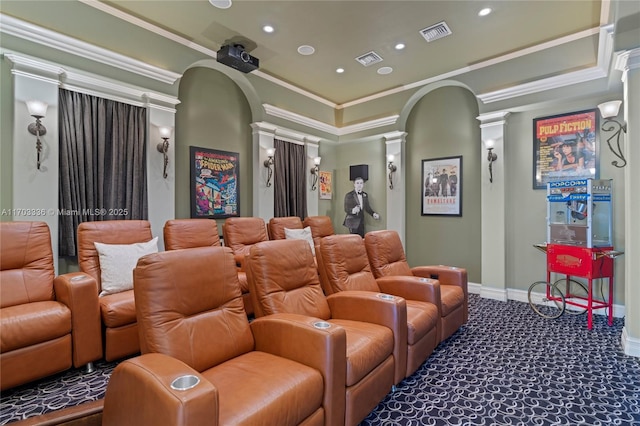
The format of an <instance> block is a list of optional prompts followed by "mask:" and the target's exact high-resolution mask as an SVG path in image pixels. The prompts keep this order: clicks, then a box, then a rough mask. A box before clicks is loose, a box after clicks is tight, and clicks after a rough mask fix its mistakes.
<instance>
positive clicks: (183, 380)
mask: <svg viewBox="0 0 640 426" xmlns="http://www.w3.org/2000/svg"><path fill="white" fill-rule="evenodd" d="M198 383H200V379H199V378H198V377H196V376H194V375H192V374H188V375H185V376H180V377H177V378H175V379H174V380H173V382H171V389H174V390H179V391H185V390H188V389H191V388H194V387H196V386H197V385H198Z"/></svg>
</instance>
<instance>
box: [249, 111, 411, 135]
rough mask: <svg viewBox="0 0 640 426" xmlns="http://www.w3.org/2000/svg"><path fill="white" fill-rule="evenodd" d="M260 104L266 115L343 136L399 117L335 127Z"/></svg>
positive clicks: (386, 124) (389, 123)
mask: <svg viewBox="0 0 640 426" xmlns="http://www.w3.org/2000/svg"><path fill="white" fill-rule="evenodd" d="M262 106H263V108H264V110H265V112H266V113H267V115H270V116H272V117H278V118H282V119H283V120H286V121H290V122H292V123H297V124H302V125H303V126H306V127H310V128H312V129H316V130H320V131H323V132H326V133H329V134H331V135H334V136H345V135H349V134H351V133H356V132H361V131H364V130H371V129H377V128H379V127H384V126H390V125H394V124H395V123H396V122H397V121H398V118H399V117H400V116H399V115H391V116H388V117H383V118H378V119H375V120H370V121H365V122H362V123H357V124H351V125H349V126H344V127H336V126H332V125H330V124H327V123H323V122H322V121H318V120H315V119H313V118H309V117H305V116H304V115H300V114H297V113H295V112H291V111H287V110H285V109H282V108H278V107H275V106H273V105H269V104H262Z"/></svg>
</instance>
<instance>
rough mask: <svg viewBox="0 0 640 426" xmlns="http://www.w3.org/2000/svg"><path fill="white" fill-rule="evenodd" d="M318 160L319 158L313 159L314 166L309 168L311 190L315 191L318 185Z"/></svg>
mask: <svg viewBox="0 0 640 426" xmlns="http://www.w3.org/2000/svg"><path fill="white" fill-rule="evenodd" d="M320 160H322V158H321V157H316V158H314V159H313V164H314V166H313V167H312V168H311V176H313V181H312V182H311V190H312V191H315V190H316V188H317V185H318V174H319V173H320Z"/></svg>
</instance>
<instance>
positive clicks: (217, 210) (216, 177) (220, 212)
mask: <svg viewBox="0 0 640 426" xmlns="http://www.w3.org/2000/svg"><path fill="white" fill-rule="evenodd" d="M189 152H190V155H189V158H190V160H191V185H192V187H191V217H192V218H213V219H217V218H226V217H232V216H240V195H239V184H238V176H239V174H240V164H239V159H238V153H236V152H227V151H218V150H215V149H207V148H198V147H195V146H191V147H189Z"/></svg>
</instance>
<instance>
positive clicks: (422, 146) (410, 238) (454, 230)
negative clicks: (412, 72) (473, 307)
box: [398, 82, 481, 282]
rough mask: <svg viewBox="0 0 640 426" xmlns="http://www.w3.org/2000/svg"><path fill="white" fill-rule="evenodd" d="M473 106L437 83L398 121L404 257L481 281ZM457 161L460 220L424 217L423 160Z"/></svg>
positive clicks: (471, 98)
mask: <svg viewBox="0 0 640 426" xmlns="http://www.w3.org/2000/svg"><path fill="white" fill-rule="evenodd" d="M477 116H478V102H477V99H476V97H475V95H474V94H473V93H472V92H471V91H470V90H469V89H468V88H466V87H465V86H464V85H462V84H460V83H456V82H448V84H447V82H439V83H438V84H434V85H431V86H428V87H425V88H423V90H421V91H419V92H418V93H416V95H415V96H414V97H412V98H411V99H410V101H409V102H407V105H406V106H405V108H404V109H403V111H402V114H401V118H400V120H399V123H398V124H399V127H400V129H402V130H404V131H406V132H407V137H406V147H405V149H406V159H407V161H406V191H407V193H406V252H407V258H408V261H409V263H410V264H411V265H413V266H417V265H424V264H446V265H452V266H460V267H464V268H466V269H467V271H468V273H469V280H470V281H476V282H477V281H479V280H480V266H481V253H480V249H481V232H480V230H481V226H480V225H481V223H480V217H481V216H480V215H481V187H480V161H479V157H480V155H481V152H480V128H479V126H478V121H477V119H476V117H477ZM454 156H462V179H461V184H460V185H459V190H460V191H461V195H462V216H461V217H458V216H423V215H422V201H423V197H424V182H423V177H422V160H426V159H434V158H442V157H454Z"/></svg>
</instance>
